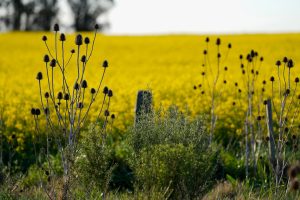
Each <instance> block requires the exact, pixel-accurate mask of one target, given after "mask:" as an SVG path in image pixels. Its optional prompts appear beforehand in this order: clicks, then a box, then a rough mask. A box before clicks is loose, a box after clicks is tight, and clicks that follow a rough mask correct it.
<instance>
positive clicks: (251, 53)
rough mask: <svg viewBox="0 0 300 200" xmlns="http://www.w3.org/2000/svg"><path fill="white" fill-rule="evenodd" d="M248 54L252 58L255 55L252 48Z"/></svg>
mask: <svg viewBox="0 0 300 200" xmlns="http://www.w3.org/2000/svg"><path fill="white" fill-rule="evenodd" d="M250 56H251V57H252V58H254V57H255V51H254V50H253V49H252V50H251V52H250Z"/></svg>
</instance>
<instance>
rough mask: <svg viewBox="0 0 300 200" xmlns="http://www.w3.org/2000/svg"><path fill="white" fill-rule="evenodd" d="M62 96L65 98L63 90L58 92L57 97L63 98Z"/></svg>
mask: <svg viewBox="0 0 300 200" xmlns="http://www.w3.org/2000/svg"><path fill="white" fill-rule="evenodd" d="M62 98H63V93H62V92H59V93H58V94H57V99H59V100H62Z"/></svg>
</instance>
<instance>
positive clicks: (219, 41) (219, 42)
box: [216, 38, 221, 46]
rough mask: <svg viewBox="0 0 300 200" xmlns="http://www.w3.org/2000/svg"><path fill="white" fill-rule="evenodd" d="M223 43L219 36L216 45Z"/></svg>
mask: <svg viewBox="0 0 300 200" xmlns="http://www.w3.org/2000/svg"><path fill="white" fill-rule="evenodd" d="M220 44H221V39H220V38H217V41H216V45H218V46H219V45H220Z"/></svg>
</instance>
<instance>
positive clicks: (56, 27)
mask: <svg viewBox="0 0 300 200" xmlns="http://www.w3.org/2000/svg"><path fill="white" fill-rule="evenodd" d="M54 31H55V32H57V31H59V25H58V24H54Z"/></svg>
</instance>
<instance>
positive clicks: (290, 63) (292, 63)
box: [287, 59, 294, 68]
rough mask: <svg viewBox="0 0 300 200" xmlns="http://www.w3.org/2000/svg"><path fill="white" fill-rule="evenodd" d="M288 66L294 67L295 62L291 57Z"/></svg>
mask: <svg viewBox="0 0 300 200" xmlns="http://www.w3.org/2000/svg"><path fill="white" fill-rule="evenodd" d="M287 67H288V68H292V67H294V62H293V60H292V59H289V61H288V63H287Z"/></svg>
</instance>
